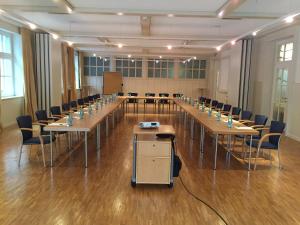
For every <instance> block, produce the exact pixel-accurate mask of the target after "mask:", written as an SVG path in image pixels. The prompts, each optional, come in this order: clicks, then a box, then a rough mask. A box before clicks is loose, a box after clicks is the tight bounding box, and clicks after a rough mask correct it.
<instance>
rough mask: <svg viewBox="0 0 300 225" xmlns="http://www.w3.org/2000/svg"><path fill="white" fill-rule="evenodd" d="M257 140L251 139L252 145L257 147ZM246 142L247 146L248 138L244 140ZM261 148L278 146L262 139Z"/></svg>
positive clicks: (276, 147) (275, 147)
mask: <svg viewBox="0 0 300 225" xmlns="http://www.w3.org/2000/svg"><path fill="white" fill-rule="evenodd" d="M258 142H259V140H253V141H252V147H254V148H258ZM246 144H247V145H248V146H250V140H248V141H246ZM261 148H266V149H278V146H276V145H273V144H272V143H270V142H267V141H264V142H263V143H262V144H261Z"/></svg>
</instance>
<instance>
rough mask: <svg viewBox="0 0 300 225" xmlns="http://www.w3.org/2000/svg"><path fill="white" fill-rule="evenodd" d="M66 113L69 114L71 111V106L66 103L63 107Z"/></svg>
mask: <svg viewBox="0 0 300 225" xmlns="http://www.w3.org/2000/svg"><path fill="white" fill-rule="evenodd" d="M61 108H62V110H63V112H64V113H66V114H68V113H69V112H70V111H71V105H70V104H69V103H64V104H62V105H61Z"/></svg>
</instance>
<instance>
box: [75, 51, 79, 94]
mask: <svg viewBox="0 0 300 225" xmlns="http://www.w3.org/2000/svg"><path fill="white" fill-rule="evenodd" d="M74 66H75V88H76V89H79V88H80V71H79V70H80V67H79V52H78V51H75V53H74Z"/></svg>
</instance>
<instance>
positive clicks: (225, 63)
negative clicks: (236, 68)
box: [218, 57, 230, 92]
mask: <svg viewBox="0 0 300 225" xmlns="http://www.w3.org/2000/svg"><path fill="white" fill-rule="evenodd" d="M229 63H230V60H229V57H226V58H221V63H220V72H219V79H218V90H219V91H221V92H227V90H228V77H229V65H230V64H229Z"/></svg>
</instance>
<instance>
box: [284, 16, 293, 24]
mask: <svg viewBox="0 0 300 225" xmlns="http://www.w3.org/2000/svg"><path fill="white" fill-rule="evenodd" d="M284 21H285V22H286V23H292V22H294V16H288V17H286V18H285V19H284Z"/></svg>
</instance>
